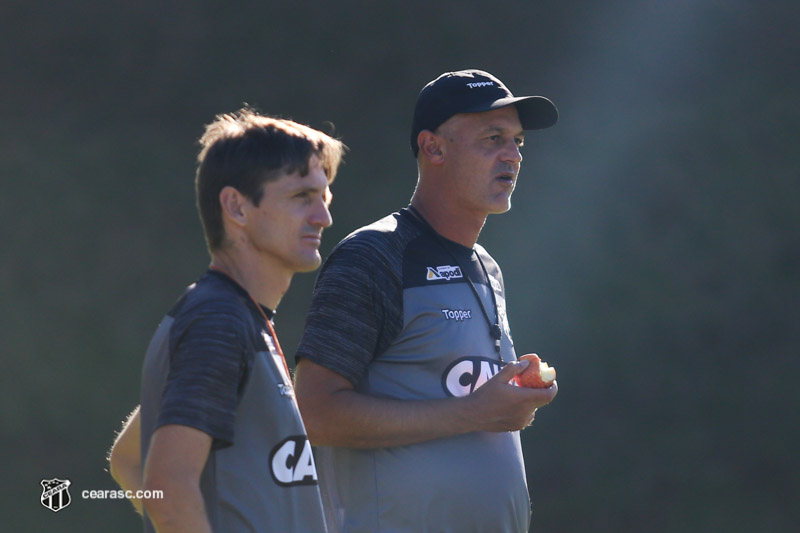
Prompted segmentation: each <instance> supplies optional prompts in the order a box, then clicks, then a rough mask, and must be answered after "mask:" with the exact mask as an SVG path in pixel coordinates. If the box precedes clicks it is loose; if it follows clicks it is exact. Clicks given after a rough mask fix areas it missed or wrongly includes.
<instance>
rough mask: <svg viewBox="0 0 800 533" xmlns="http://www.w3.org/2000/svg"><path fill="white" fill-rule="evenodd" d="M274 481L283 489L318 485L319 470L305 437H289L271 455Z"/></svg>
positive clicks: (271, 469)
mask: <svg viewBox="0 0 800 533" xmlns="http://www.w3.org/2000/svg"><path fill="white" fill-rule="evenodd" d="M269 465H270V473H271V474H272V479H274V480H275V483H277V484H278V485H280V486H282V487H292V486H295V485H316V484H317V469H316V467H315V466H314V456H313V455H312V453H311V443H309V442H308V439H307V438H306V436H305V435H296V436H293V437H287V438H286V439H284V440H282V441H281V442H280V443H279V444H278V445H277V446H275V447H274V448H272V451H271V452H270V454H269Z"/></svg>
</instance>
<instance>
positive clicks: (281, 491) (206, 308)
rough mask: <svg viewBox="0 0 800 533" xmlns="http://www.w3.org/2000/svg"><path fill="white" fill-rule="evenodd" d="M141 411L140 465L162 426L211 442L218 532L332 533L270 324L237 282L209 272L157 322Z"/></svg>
mask: <svg viewBox="0 0 800 533" xmlns="http://www.w3.org/2000/svg"><path fill="white" fill-rule="evenodd" d="M265 312H266V313H267V314H268V315H269V311H268V310H265ZM141 402H142V407H141V424H142V442H141V445H142V464H144V460H145V459H146V457H147V453H148V448H149V445H150V437H151V435H152V434H153V432H154V431H155V430H156V429H157V428H159V427H161V426H164V425H167V424H180V425H184V426H189V427H193V428H195V429H199V430H200V431H203V432H205V433H206V434H208V435H210V436H211V437H212V438H213V441H212V447H211V453H210V454H209V457H208V461H207V462H206V465H205V468H204V470H203V473H202V476H201V480H200V484H201V487H200V488H201V490H202V493H203V499H204V502H205V506H206V512H207V514H208V518H209V520H210V522H211V527H212V529H213V531H219V532H225V533H264V532H267V531H270V532H272V531H274V532H281V533H284V532H286V533H289V532H292V533H294V532H297V533H308V532H314V533H316V532H320V533H324V532H325V531H326V529H325V519H324V515H323V511H322V502H321V499H320V492H319V486H318V481H317V473H316V469H315V465H314V459H313V456H312V453H311V446H310V444H309V442H308V438H307V437H306V432H305V427H304V426H303V422H302V421H301V419H300V414H299V412H298V409H297V402H296V401H295V398H294V389H293V388H292V384H291V381H290V380H289V377H288V375H287V373H286V370H285V367H284V364H283V361H282V359H281V357H280V355H279V353H278V351H277V349H276V347H275V344H274V342H273V339H272V337H271V336H270V333H269V331H268V328H267V324H266V323H265V321H264V317H263V316H262V315H261V313H260V312H259V311H258V309H257V308H256V304H255V303H254V302H253V301H252V300H251V299H250V297H249V296H248V294H247V292H245V291H244V289H242V288H241V287H240V286H238V285H237V284H236V283H235V282H234V281H233V280H232V279H230V278H229V277H227V276H225V275H224V274H221V273H219V272H216V271H209V272H208V273H207V274H206V275H205V276H203V277H202V278H201V279H200V280H199V281H198V282H197V283H196V284H194V285H192V286H191V287H189V289H188V290H187V291H186V293H185V294H184V295H183V297H182V298H181V299H180V300H179V301H178V303H177V304H176V305H175V306H174V307H173V309H172V310H171V311H170V312H169V314H168V315H167V316H166V317H165V318H164V320H163V321H162V322H161V325H160V326H159V327H158V330H157V331H156V333H155V335H154V336H153V339H152V340H151V342H150V347H149V349H148V351H147V355H146V356H145V362H144V368H143V372H142V396H141ZM169 497H170V495H169V494H164V498H165V499H167V500H168V499H169ZM145 531H146V532H152V531H153V526H152V524H151V523H150V520H149V519H147V518H145Z"/></svg>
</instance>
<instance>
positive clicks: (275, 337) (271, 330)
mask: <svg viewBox="0 0 800 533" xmlns="http://www.w3.org/2000/svg"><path fill="white" fill-rule="evenodd" d="M209 268H210V269H211V270H215V271H217V272H219V273H221V274H225V276H227V277H228V278H230V280H231V281H232V282H234V283H236V285H237V286H239V287H240V288H241V289H242V290H243V291H244V292H245V293H247V296H248V297H249V298H250V301H251V302H253V305H255V306H256V309H258V312H259V313H260V314H261V317H262V318H263V319H264V322H266V324H267V329H268V330H269V335H270V337H272V342H273V343H274V344H275V350H276V351H277V352H278V355H280V356H281V361H283V368H284V369H286V375H287V376H291V374H290V373H289V365H287V364H286V356H285V355H283V349H282V348H281V343H280V342H278V334H277V333H275V328H273V327H272V321H271V320H270V319H269V318H268V317H267V314H266V313H265V312H264V309H263V308H262V307H261V305H259V303H258V302H257V301H256V299H255V298H253V295H252V294H250V292H249V291H248V290H247V289H245V288H244V287H242V286H241V285H239V283H237V282H236V280H235V279H233V276H231V275H230V274H228V273H227V272H226V271H225V270H223V269H221V268H219V267H216V266H212V267H209Z"/></svg>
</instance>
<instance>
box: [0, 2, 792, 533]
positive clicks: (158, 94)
mask: <svg viewBox="0 0 800 533" xmlns="http://www.w3.org/2000/svg"><path fill="white" fill-rule="evenodd" d="M798 6H800V4H798V3H796V2H789V1H773V2H762V3H758V2H754V1H747V0H726V1H722V0H706V1H702V0H694V1H692V0H673V1H671V2H654V1H643V2H630V1H621V0H611V1H608V2H589V1H577V2H555V1H527V0H509V1H507V2H502V3H497V2H476V1H466V0H465V1H455V0H446V1H439V2H431V1H428V2H420V1H418V0H407V1H405V2H369V1H366V0H340V1H338V2H304V1H296V2H291V3H289V2H281V3H278V2H263V1H262V2H252V1H241V2H213V1H209V0H196V1H194V2H168V1H167V2H163V1H160V2H155V1H152V0H140V1H138V2H123V1H119V0H109V1H106V2H89V1H85V0H75V1H72V2H42V1H31V0H25V1H22V0H6V1H5V2H4V3H3V5H2V8H1V9H0V12H2V16H0V45H2V46H0V72H2V81H0V96H1V98H0V124H1V125H2V127H0V179H2V194H0V217H2V219H0V232H2V233H1V234H0V235H1V239H0V242H2V246H0V254H2V257H0V301H2V307H1V308H0V312H2V316H0V327H1V328H2V334H0V343H1V344H0V348H1V352H2V358H3V372H2V378H0V379H2V390H3V393H2V412H1V413H0V416H2V418H1V419H0V430H1V431H2V439H0V442H2V450H3V452H4V453H3V455H4V460H3V461H2V463H3V466H2V467H1V468H2V471H3V475H2V481H3V482H2V484H1V485H0V491H1V493H0V508H1V509H2V513H0V514H1V515H2V520H3V529H4V530H5V531H37V532H39V531H42V532H44V531H59V532H62V531H63V532H78V531H114V532H115V533H127V532H136V531H139V530H140V525H139V521H138V519H137V517H136V515H134V513H133V511H132V510H131V509H130V507H129V505H128V504H127V503H126V502H123V501H90V500H83V499H81V498H80V492H81V491H82V490H84V489H111V488H115V485H114V484H113V482H112V481H111V479H110V477H109V476H108V474H107V472H106V471H105V468H106V464H105V460H104V455H105V453H106V450H107V449H108V447H109V445H110V444H111V441H112V438H113V434H114V431H115V430H116V429H118V427H119V424H120V420H121V419H122V418H123V417H124V416H125V415H126V414H127V413H128V411H129V410H130V409H131V408H132V407H133V406H134V405H135V404H136V403H137V402H138V386H139V384H138V383H139V370H140V365H141V360H142V356H143V353H144V350H145V348H146V346H147V343H148V341H149V338H150V335H151V334H152V332H153V330H154V329H155V327H156V325H157V324H158V322H159V321H160V319H161V317H162V315H163V314H164V313H165V312H166V310H167V309H168V308H169V307H170V306H171V304H172V303H173V302H174V300H175V299H176V298H177V297H178V295H179V294H180V293H181V292H182V290H183V288H184V287H185V286H186V285H187V284H188V283H190V282H191V281H193V280H194V279H196V278H197V277H198V276H199V275H201V273H202V272H203V270H204V268H205V266H206V264H207V260H208V259H207V255H206V251H205V247H204V243H203V239H202V234H201V231H200V226H199V223H198V221H197V217H196V214H195V209H194V198H193V186H192V180H193V173H194V164H195V157H196V152H197V148H198V146H197V144H196V139H197V138H198V137H199V135H200V134H201V132H202V126H203V124H205V123H207V122H209V121H210V120H212V118H213V116H214V115H215V114H217V113H220V112H228V111H232V110H235V109H237V108H238V107H240V106H241V105H242V104H243V103H245V102H247V103H249V104H251V105H253V106H256V107H258V108H259V109H260V110H261V111H263V112H265V113H270V114H276V115H281V116H285V117H291V118H294V119H296V120H299V121H302V122H307V123H310V124H311V125H313V126H315V127H318V128H323V129H326V131H334V132H335V134H336V135H338V136H341V138H342V139H343V140H344V141H345V142H346V143H347V144H348V145H349V146H350V149H351V150H350V152H349V155H348V157H347V160H346V165H345V166H344V167H343V168H342V170H341V172H340V176H339V178H338V179H337V182H336V183H335V185H334V194H335V200H334V203H333V208H332V212H333V216H334V219H335V224H334V226H333V227H332V228H331V229H330V230H329V231H328V232H327V233H326V238H325V242H324V245H323V254H324V255H327V253H328V252H329V251H330V249H331V247H332V246H333V245H334V244H335V243H336V242H337V241H338V240H339V239H340V238H342V237H343V236H344V235H346V234H347V233H349V232H350V231H352V230H353V229H355V228H356V227H358V226H360V225H363V224H365V223H368V222H370V221H372V220H373V219H375V218H378V217H380V216H382V215H384V214H386V213H388V212H390V211H393V210H395V209H397V208H399V207H402V206H404V205H405V204H406V203H407V201H408V199H409V198H410V196H411V192H412V190H413V186H414V183H415V178H416V174H415V165H414V161H413V159H412V157H411V155H410V151H409V148H408V141H407V138H408V130H409V127H410V120H411V110H412V107H413V104H414V101H415V98H416V94H417V92H418V91H419V90H420V88H421V87H422V86H423V85H424V84H425V83H426V82H428V81H429V80H430V79H432V78H434V77H436V76H437V75H438V74H439V73H441V72H443V71H446V70H456V69H462V68H482V69H485V70H488V71H490V72H492V73H494V74H495V75H497V76H498V77H500V78H501V79H502V80H504V81H505V82H506V84H507V85H508V86H509V87H510V88H511V90H512V91H514V92H516V93H517V94H543V95H546V96H549V97H551V98H552V99H553V100H554V101H555V102H556V104H557V105H558V107H559V109H560V112H561V120H560V122H559V123H558V125H557V126H556V127H555V128H553V129H550V130H546V131H544V132H535V133H531V134H529V135H528V138H527V139H526V145H527V147H526V148H525V151H524V156H525V162H524V163H523V170H522V173H521V177H520V181H519V185H518V188H517V192H516V194H515V196H514V199H513V200H514V207H513V208H512V210H511V212H509V213H508V214H506V215H503V216H498V217H491V218H490V219H489V221H488V223H487V225H486V227H485V229H484V232H483V234H482V236H481V240H480V242H481V243H482V244H483V245H484V246H486V247H487V248H488V249H489V250H490V251H491V252H492V253H493V255H494V256H495V257H496V258H497V260H498V261H499V262H500V264H501V265H502V266H503V269H504V275H505V280H506V285H507V286H508V287H509V291H508V300H509V302H508V304H509V318H510V321H511V325H512V331H513V332H514V338H515V343H516V346H517V352H518V353H526V352H531V351H535V352H538V353H539V354H540V355H542V357H543V358H544V359H546V360H547V361H548V362H550V363H551V364H552V365H554V366H556V367H557V368H558V372H559V384H560V391H561V392H560V393H559V395H558V398H557V399H556V401H555V402H554V403H553V404H552V405H550V406H548V407H547V408H544V409H542V410H541V411H540V412H539V414H538V416H537V419H536V422H535V424H534V425H533V426H532V427H531V428H529V429H527V430H526V431H525V432H524V433H523V439H524V443H525V451H526V463H527V469H528V476H529V483H530V488H531V493H532V497H533V504H534V516H533V522H534V529H535V531H537V532H545V533H575V532H601V533H605V532H641V531H648V532H697V531H714V532H717V531H726V532H747V533H752V532H753V531H764V532H766V531H769V532H777V531H795V530H796V529H795V528H796V527H797V524H798V523H799V519H800V516H799V513H798V510H797V505H796V504H795V502H794V501H793V500H796V498H797V497H798V495H800V491H798V476H800V468H798V462H799V461H798V458H797V453H798V444H800V438H798V437H799V435H798V432H799V431H798V417H797V412H798V407H799V406H800V401H799V400H798V395H797V393H796V390H797V382H798V379H799V378H800V376H799V375H798V374H800V372H798V370H800V362H798V357H797V356H798V349H799V348H800V334H798V327H797V326H798V322H800V320H798V318H800V313H799V312H798V304H799V303H800V236H799V234H798V233H799V232H798V230H799V229H800V209H798V200H800V170H799V169H800V71H799V70H798V68H797V61H798V57H800V39H798V36H797V35H798V34H797V28H798V22H799V19H800V17H798V15H800V7H798ZM313 282H314V275H313V274H307V275H302V276H298V277H297V278H295V281H294V283H293V286H292V288H291V290H290V292H289V294H288V295H287V296H286V297H285V298H284V301H283V302H282V304H281V307H280V309H279V313H278V317H277V327H278V332H279V334H280V336H281V339H282V343H283V345H284V348H285V350H286V352H287V355H289V356H290V358H291V356H292V355H293V352H294V349H295V348H296V346H297V343H298V341H299V338H300V333H301V328H302V320H303V317H304V313H305V311H306V309H307V305H308V302H309V297H310V293H311V289H312V286H313ZM476 460H485V458H476ZM52 477H59V478H62V479H64V478H66V479H69V480H71V482H72V488H71V494H72V498H73V502H72V504H71V505H70V506H69V507H67V508H66V509H64V510H63V511H61V512H59V513H53V512H51V511H49V510H47V509H45V508H44V507H43V506H42V505H40V502H39V501H38V500H39V498H40V495H41V492H42V491H41V486H40V485H39V481H40V480H41V479H43V478H52Z"/></svg>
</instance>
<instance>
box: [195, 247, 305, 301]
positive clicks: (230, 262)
mask: <svg viewBox="0 0 800 533" xmlns="http://www.w3.org/2000/svg"><path fill="white" fill-rule="evenodd" d="M246 255H248V254H241V253H237V252H236V251H235V250H232V249H225V250H223V251H218V252H215V253H213V254H212V256H211V265H210V266H211V268H213V269H216V270H220V271H222V272H224V273H225V274H227V275H228V276H230V277H231V278H232V279H233V280H234V281H235V282H236V283H238V284H239V285H241V286H242V288H244V290H246V291H247V292H248V293H250V296H251V297H252V298H253V299H254V300H255V301H256V302H258V303H259V304H261V305H263V306H266V307H268V308H269V309H271V310H273V311H274V310H275V309H276V308H277V307H278V304H279V303H280V301H281V298H283V295H284V294H285V293H286V291H287V290H288V289H289V284H290V283H291V281H292V275H291V273H289V272H286V271H284V270H282V269H278V268H272V267H270V265H267V264H264V263H263V262H258V261H255V260H252V259H249V258H248V257H246ZM248 259H249V260H248Z"/></svg>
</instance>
